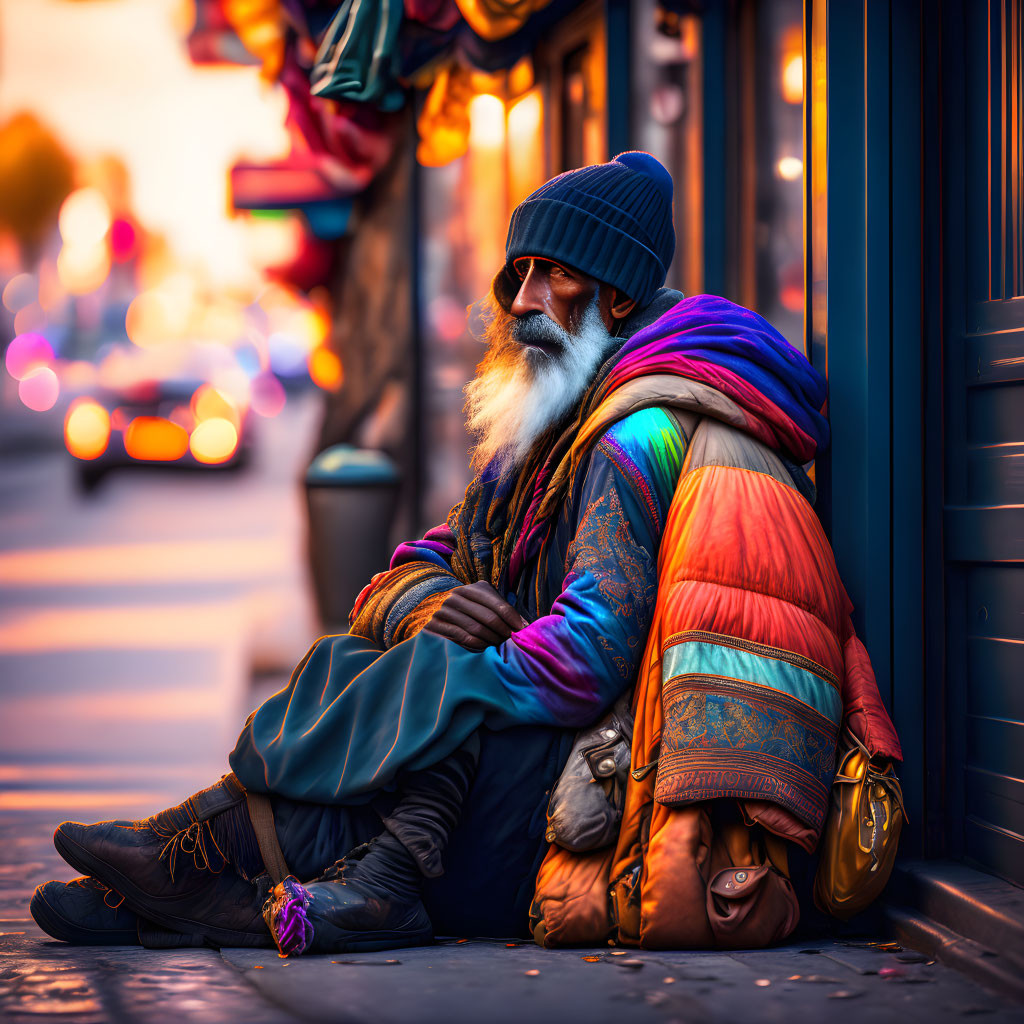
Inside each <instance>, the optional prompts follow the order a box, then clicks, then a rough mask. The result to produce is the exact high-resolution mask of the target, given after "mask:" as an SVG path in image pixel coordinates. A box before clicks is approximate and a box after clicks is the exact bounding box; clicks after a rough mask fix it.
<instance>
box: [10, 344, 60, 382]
mask: <svg viewBox="0 0 1024 1024" xmlns="http://www.w3.org/2000/svg"><path fill="white" fill-rule="evenodd" d="M52 362H53V349H52V348H51V347H50V343H49V342H48V341H47V340H46V339H45V338H44V337H43V336H42V335H41V334H35V333H28V334H19V335H17V337H15V338H14V340H13V341H12V342H11V343H10V345H8V346H7V355H6V356H5V357H4V363H5V365H6V366H7V372H8V373H9V374H10V375H11V376H12V377H13V378H14V379H15V380H23V379H24V378H25V377H27V376H28V375H29V374H30V373H31V372H32V371H33V370H36V369H39V368H40V367H43V366H49V365H50V363H52Z"/></svg>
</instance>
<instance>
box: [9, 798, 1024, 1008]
mask: <svg viewBox="0 0 1024 1024" xmlns="http://www.w3.org/2000/svg"><path fill="white" fill-rule="evenodd" d="M52 828H53V821H52V820H50V819H49V818H45V819H44V817H43V816H42V815H35V816H33V817H32V818H28V817H25V816H19V820H17V821H11V820H7V821H3V820H0V850H2V851H4V859H3V861H2V862H0V1018H3V1019H4V1020H10V1021H12V1022H17V1024H28V1022H37V1021H58V1020H59V1021H62V1022H67V1024H135V1022H138V1024H143V1022H145V1024H164V1022H168V1024H169V1022H177V1021H184V1020H187V1021H196V1022H202V1024H234V1022H242V1021H244V1022H246V1024H291V1022H300V1021H324V1022H327V1021H330V1022H337V1024H442V1022H443V1024H483V1022H493V1024H574V1022H577V1021H581V1022H583V1021H585V1022H586V1024H627V1022H628V1024H684V1022H685V1024H711V1022H733V1021H737V1022H738V1021H742V1022H743V1024H757V1022H761V1021H764V1022H780V1024H798V1022H803V1021H807V1022H815V1024H818V1022H820V1021H822V1020H827V1021H828V1024H845V1022H857V1024H863V1022H871V1024H917V1022H920V1024H938V1022H942V1021H959V1020H965V1019H974V1018H977V1019H980V1020H984V1021H986V1022H992V1024H1003V1022H1010V1021H1024V1007H1020V1006H1013V1005H1012V1004H1010V1003H1008V1002H1007V1001H1005V1000H1004V999H1002V998H1000V997H999V996H996V995H993V994H991V993H989V992H987V991H985V990H984V989H982V988H980V987H979V986H977V985H975V984H974V983H973V982H971V981H969V980H968V979H966V978H964V977H963V976H962V975H960V974H958V973H957V972H955V971H953V970H950V969H949V968H946V967H944V966H943V965H942V964H939V963H935V962H934V961H929V960H928V959H927V958H926V957H924V956H922V955H920V954H916V953H914V952H913V951H912V950H904V949H901V948H900V947H899V946H897V945H896V944H895V943H890V944H888V945H885V940H886V939H887V938H888V937H887V936H884V935H881V936H867V937H864V939H856V940H850V939H847V940H842V941H839V940H829V941H821V940H820V939H810V938H804V939H802V940H800V941H797V942H791V943H787V944H786V945H784V946H781V947H778V948H775V949H768V950H756V951H738V952H732V953H721V952H704V951H695V952H664V951H658V952H653V951H639V952H636V951H632V950H629V951H625V950H612V949H607V948H606V949H594V950H583V949H573V950H545V949H540V948H539V947H537V946H535V945H533V944H532V943H529V942H524V941H522V940H504V939H500V940H472V941H465V940H447V941H442V942H439V943H438V944H436V945H434V946H426V947H419V948H415V949H398V950H394V951H391V952H383V953H364V954H338V955H335V956H316V957H300V958H296V959H283V958H281V957H279V956H278V955H277V953H276V952H275V951H274V950H248V949H223V950H219V951H218V950H212V949H182V950H145V949H142V948H141V947H81V946H68V945H66V944H64V943H59V942H53V941H50V940H49V939H48V938H47V937H46V936H45V935H44V934H43V933H42V932H40V931H39V929H38V928H37V927H36V925H35V923H34V922H33V921H32V919H31V918H30V917H29V916H28V909H27V908H28V901H29V898H30V896H31V893H32V889H33V887H34V886H35V885H37V884H38V883H39V882H41V881H45V880H47V879H49V878H54V877H56V878H69V877H71V875H72V874H73V872H72V871H71V869H70V868H68V867H67V866H66V865H64V864H63V862H62V861H61V860H60V858H59V857H58V856H57V854H56V852H55V851H54V849H53V846H52V843H51V842H50V836H51V832H52ZM872 942H874V943H878V942H881V943H883V945H878V944H874V945H872V944H871V943H872Z"/></svg>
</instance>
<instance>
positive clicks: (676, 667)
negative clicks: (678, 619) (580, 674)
mask: <svg viewBox="0 0 1024 1024" xmlns="http://www.w3.org/2000/svg"><path fill="white" fill-rule="evenodd" d="M685 675H705V676H725V677H727V678H729V679H742V680H744V681H746V682H748V683H755V684H757V685H759V686H768V687H771V688H772V689H773V690H781V691H782V692H783V693H788V694H789V695H790V696H791V697H795V698H796V699H797V700H800V701H803V702H804V703H805V704H807V705H809V706H810V707H812V708H814V710H815V711H817V712H818V713H819V714H820V715H823V716H824V717H825V718H827V719H828V720H829V721H830V722H832V723H833V724H834V725H837V726H838V725H839V723H840V722H841V721H842V718H843V701H842V698H841V697H840V696H839V693H838V692H837V691H836V689H835V687H834V686H831V685H830V684H829V683H827V682H826V681H825V680H824V679H822V678H821V676H817V675H815V674H814V673H813V672H809V671H808V670H807V669H804V668H800V667H799V666H797V665H793V664H791V663H790V662H788V661H783V660H781V659H779V658H769V657H765V656H763V655H760V654H754V653H753V652H751V651H743V650H737V649H736V648H735V647H727V646H725V645H724V644H716V643H708V642H705V641H696V640H684V641H683V642H681V643H677V644H674V645H673V646H672V647H670V648H669V649H668V650H667V651H666V652H665V658H664V660H663V662H662V666H661V678H662V680H663V681H665V682H668V680H669V679H674V678H675V677H676V676H685Z"/></svg>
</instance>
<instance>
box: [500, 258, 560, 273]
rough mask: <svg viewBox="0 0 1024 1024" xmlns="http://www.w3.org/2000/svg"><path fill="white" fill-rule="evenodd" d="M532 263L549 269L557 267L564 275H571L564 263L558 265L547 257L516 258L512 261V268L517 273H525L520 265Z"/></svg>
mask: <svg viewBox="0 0 1024 1024" xmlns="http://www.w3.org/2000/svg"><path fill="white" fill-rule="evenodd" d="M530 261H533V262H535V263H546V264H547V265H548V266H551V267H558V269H559V270H561V271H564V272H565V273H566V274H572V273H573V271H571V270H570V269H569V268H568V267H567V266H566V265H565V264H564V263H559V262H558V260H553V259H551V258H550V257H549V256H517V257H516V258H515V259H514V260H513V261H512V266H513V267H514V268H515V269H516V270H517V271H519V273H521V274H523V273H525V270H524V269H522V268H521V267H520V264H521V263H529V262H530Z"/></svg>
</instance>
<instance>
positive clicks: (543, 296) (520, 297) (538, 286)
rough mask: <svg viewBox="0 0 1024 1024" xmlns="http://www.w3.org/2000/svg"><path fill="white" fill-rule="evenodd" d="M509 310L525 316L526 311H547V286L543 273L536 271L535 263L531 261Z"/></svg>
mask: <svg viewBox="0 0 1024 1024" xmlns="http://www.w3.org/2000/svg"><path fill="white" fill-rule="evenodd" d="M509 312H510V313H511V314H512V315H513V316H525V315H526V314H527V313H547V312H548V288H547V282H546V280H545V278H544V275H543V274H539V273H538V272H537V267H536V264H533V263H531V264H530V269H529V270H528V271H527V272H526V276H525V277H524V278H523V281H522V284H520V285H519V291H518V292H517V294H516V297H515V299H513V300H512V305H511V306H510V307H509Z"/></svg>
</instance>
